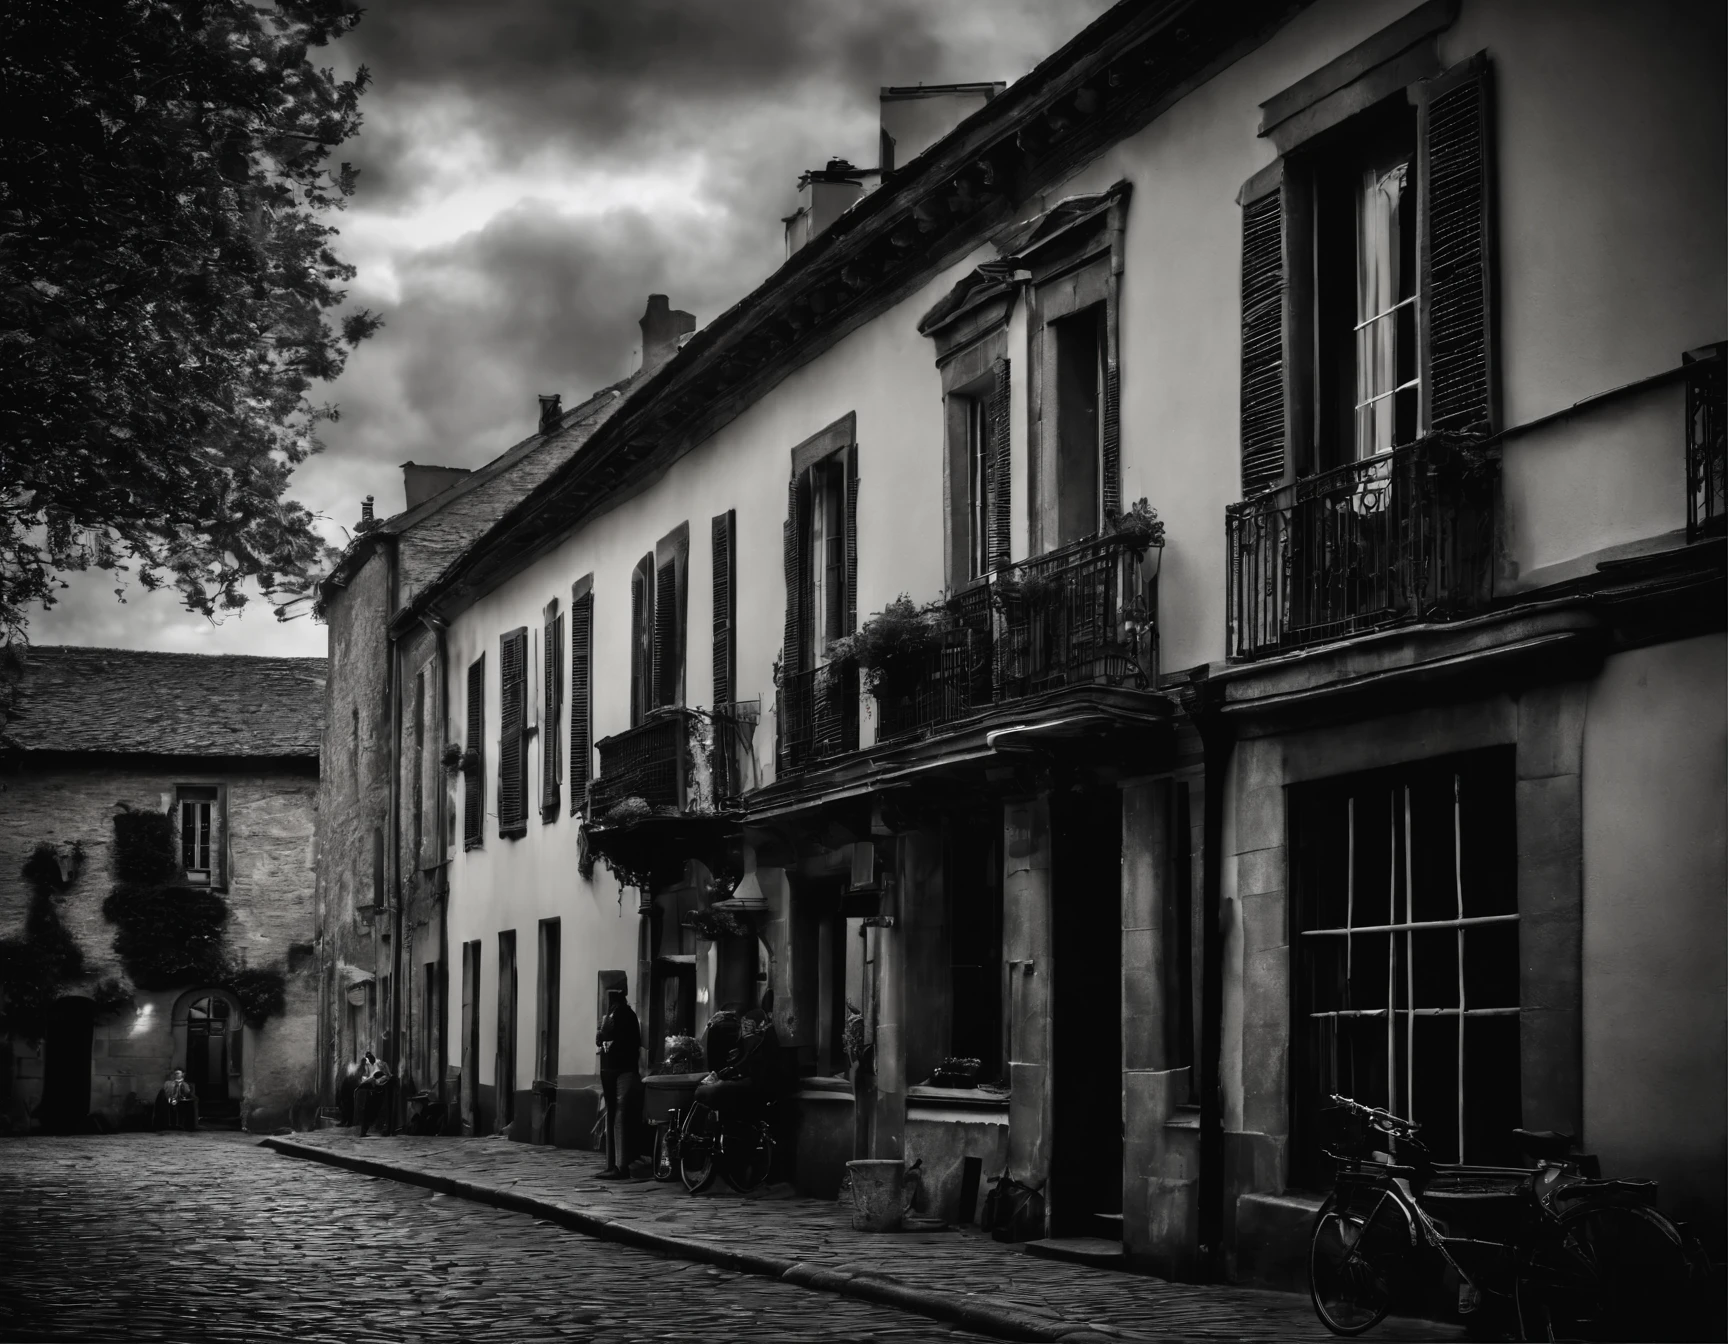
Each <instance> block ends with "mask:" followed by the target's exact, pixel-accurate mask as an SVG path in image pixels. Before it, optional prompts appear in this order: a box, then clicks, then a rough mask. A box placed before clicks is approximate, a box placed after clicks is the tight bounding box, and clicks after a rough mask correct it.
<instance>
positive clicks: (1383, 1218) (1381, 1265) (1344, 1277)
mask: <svg viewBox="0 0 1728 1344" xmlns="http://www.w3.org/2000/svg"><path fill="white" fill-rule="evenodd" d="M1415 1256H1416V1229H1415V1226H1414V1225H1413V1224H1412V1223H1411V1221H1410V1215H1409V1213H1408V1212H1407V1211H1406V1210H1405V1208H1404V1206H1403V1205H1402V1204H1401V1203H1399V1202H1398V1200H1397V1199H1396V1198H1394V1197H1393V1195H1392V1194H1391V1193H1390V1192H1388V1191H1386V1190H1385V1189H1383V1188H1381V1187H1371V1186H1362V1187H1352V1188H1351V1190H1350V1192H1349V1194H1348V1196H1347V1197H1346V1199H1344V1200H1340V1199H1339V1197H1338V1194H1337V1193H1333V1194H1331V1195H1328V1196H1327V1197H1326V1202H1325V1203H1324V1204H1322V1205H1321V1206H1320V1212H1319V1213H1318V1214H1317V1215H1315V1218H1314V1235H1313V1238H1312V1240H1311V1241H1310V1242H1309V1245H1308V1296H1309V1298H1310V1300H1311V1301H1312V1302H1313V1303H1314V1314H1315V1315H1316V1316H1318V1317H1319V1318H1320V1324H1322V1325H1324V1326H1325V1327H1326V1328H1327V1329H1328V1330H1330V1331H1331V1332H1332V1333H1333V1334H1335V1335H1346V1336H1348V1335H1359V1334H1361V1333H1362V1332H1363V1331H1365V1330H1372V1329H1373V1328H1374V1327H1375V1326H1376V1325H1378V1324H1380V1322H1381V1321H1383V1320H1384V1319H1385V1318H1386V1313H1387V1312H1389V1311H1391V1310H1392V1302H1393V1299H1394V1297H1395V1296H1396V1294H1397V1292H1398V1288H1399V1286H1400V1285H1401V1284H1402V1283H1403V1282H1404V1279H1405V1277H1406V1276H1407V1275H1408V1274H1409V1272H1410V1267H1411V1264H1412V1262H1413V1261H1414V1259H1415Z"/></svg>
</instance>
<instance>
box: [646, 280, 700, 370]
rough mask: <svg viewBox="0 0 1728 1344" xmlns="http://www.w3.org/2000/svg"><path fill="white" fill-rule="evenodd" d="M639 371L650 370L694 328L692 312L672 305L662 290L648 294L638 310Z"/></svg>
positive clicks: (666, 357) (664, 360) (674, 351)
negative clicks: (639, 330)
mask: <svg viewBox="0 0 1728 1344" xmlns="http://www.w3.org/2000/svg"><path fill="white" fill-rule="evenodd" d="M639 325H640V326H641V328H642V372H643V373H653V372H654V370H655V369H657V368H659V367H660V366H661V365H662V364H664V363H665V362H666V361H667V360H669V359H671V358H672V356H673V355H675V354H677V353H678V347H679V345H681V344H682V343H683V339H684V337H686V336H688V335H689V334H690V333H691V332H693V331H695V330H696V315H695V314H694V313H686V312H683V311H681V310H679V309H677V308H674V307H673V306H672V304H671V301H670V300H669V299H668V298H667V297H666V296H665V295H664V294H650V295H649V296H648V307H647V308H646V309H645V310H644V311H643V313H642V320H641V322H640V324H639Z"/></svg>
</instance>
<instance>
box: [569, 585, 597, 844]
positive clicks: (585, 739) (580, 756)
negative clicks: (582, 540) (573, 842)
mask: <svg viewBox="0 0 1728 1344" xmlns="http://www.w3.org/2000/svg"><path fill="white" fill-rule="evenodd" d="M593 653H594V576H593V575H592V574H589V575H585V576H584V577H582V578H580V579H578V580H577V581H576V583H575V584H574V585H573V586H572V587H571V589H570V811H571V812H572V813H574V812H577V811H579V810H580V809H581V808H583V807H584V806H586V804H587V801H588V777H589V773H590V769H591V764H592V760H593V756H594V750H593V748H594V700H593V689H592V688H593Z"/></svg>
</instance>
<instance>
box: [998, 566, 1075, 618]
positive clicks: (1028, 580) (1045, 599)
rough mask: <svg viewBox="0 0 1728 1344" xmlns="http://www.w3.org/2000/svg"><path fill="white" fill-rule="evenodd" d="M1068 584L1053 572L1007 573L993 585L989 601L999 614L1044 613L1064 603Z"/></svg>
mask: <svg viewBox="0 0 1728 1344" xmlns="http://www.w3.org/2000/svg"><path fill="white" fill-rule="evenodd" d="M1067 586H1068V585H1067V584H1066V583H1065V582H1064V581H1063V578H1062V576H1061V575H1060V574H1058V573H1056V572H1055V571H1054V570H1045V569H1021V570H1013V569H1010V570H1005V571H1003V572H1002V573H1001V574H1000V575H998V576H997V578H996V579H995V581H994V582H993V583H992V584H991V585H990V601H991V602H992V604H994V606H995V607H996V609H997V610H998V611H1001V612H1004V613H1007V612H1009V611H1011V610H1017V611H1021V612H1031V611H1045V610H1047V609H1049V608H1050V607H1054V606H1056V605H1057V604H1058V603H1059V602H1060V601H1061V600H1062V594H1063V592H1064V591H1065V590H1066V589H1067Z"/></svg>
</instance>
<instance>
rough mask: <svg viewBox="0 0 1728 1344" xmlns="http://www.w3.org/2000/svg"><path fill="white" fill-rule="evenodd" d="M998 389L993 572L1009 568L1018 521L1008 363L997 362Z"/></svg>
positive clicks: (994, 400) (990, 545)
mask: <svg viewBox="0 0 1728 1344" xmlns="http://www.w3.org/2000/svg"><path fill="white" fill-rule="evenodd" d="M995 372H996V387H995V390H994V391H992V392H991V394H990V454H989V459H990V495H989V501H990V532H989V536H988V537H987V539H986V543H985V545H986V552H985V558H986V560H987V562H988V564H989V566H990V568H991V569H1006V568H1007V567H1008V561H1009V557H1010V555H1011V554H1012V550H1013V544H1012V541H1011V540H1010V538H1011V536H1012V532H1011V529H1012V527H1013V518H1014V490H1013V480H1014V472H1013V466H1012V460H1013V459H1012V456H1011V454H1012V440H1011V437H1010V435H1009V431H1008V425H1009V408H1010V407H1011V406H1012V405H1013V402H1012V400H1011V395H1010V394H1011V391H1012V381H1011V378H1010V375H1009V367H1008V361H1007V360H1006V359H999V360H997V361H996V366H995Z"/></svg>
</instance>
